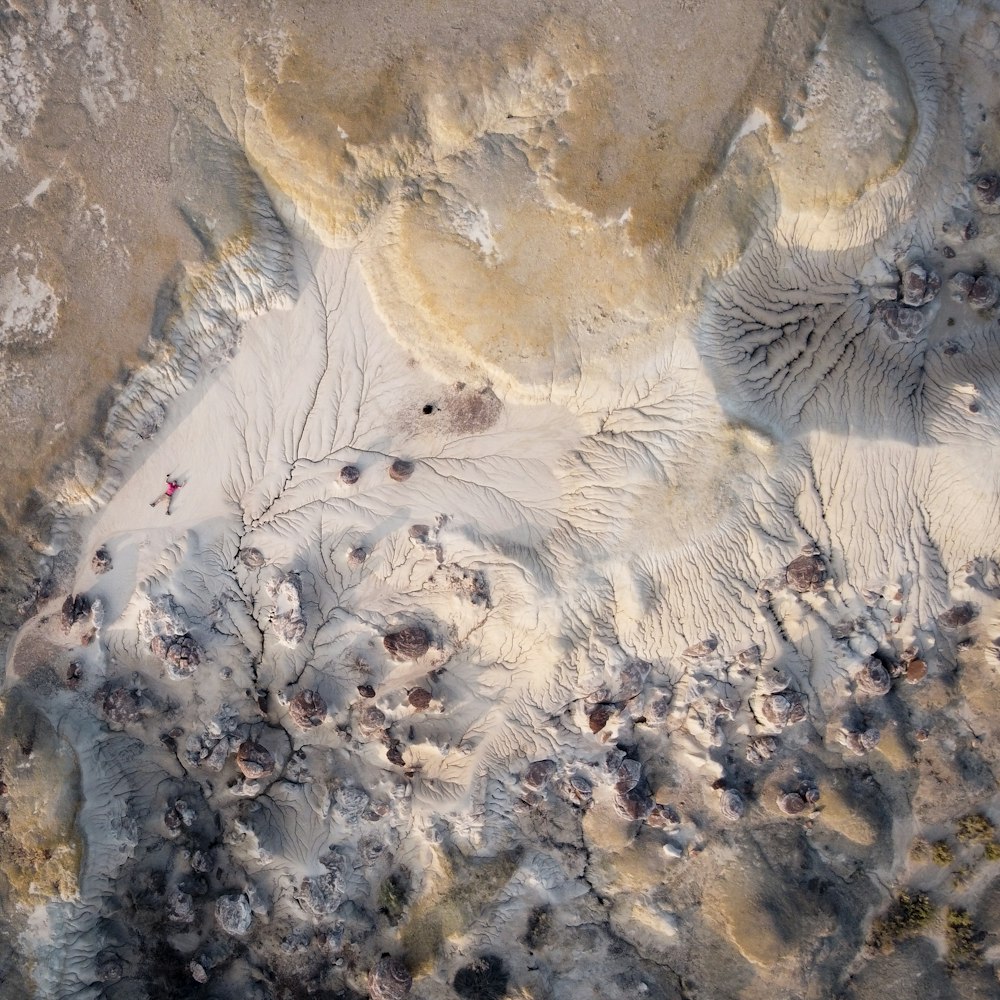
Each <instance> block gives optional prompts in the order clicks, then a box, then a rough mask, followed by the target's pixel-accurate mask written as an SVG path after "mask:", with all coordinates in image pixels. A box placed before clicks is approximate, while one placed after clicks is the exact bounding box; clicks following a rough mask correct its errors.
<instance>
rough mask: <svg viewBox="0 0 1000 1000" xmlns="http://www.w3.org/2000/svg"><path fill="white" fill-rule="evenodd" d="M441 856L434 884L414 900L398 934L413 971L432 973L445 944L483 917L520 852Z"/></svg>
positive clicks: (517, 860) (511, 870) (517, 861)
mask: <svg viewBox="0 0 1000 1000" xmlns="http://www.w3.org/2000/svg"><path fill="white" fill-rule="evenodd" d="M439 860H440V862H441V872H440V874H439V875H438V877H436V878H435V879H434V880H433V884H434V888H433V889H431V890H430V891H429V892H428V893H427V894H426V895H424V896H423V897H421V898H420V899H418V900H417V901H416V902H415V903H414V904H413V907H412V909H411V910H410V914H409V917H408V918H407V921H406V923H405V925H404V926H403V928H402V931H401V934H400V937H401V939H402V943H403V947H404V949H405V952H406V963H407V965H408V966H409V968H410V971H411V972H413V973H414V974H420V973H422V972H427V971H429V970H430V969H431V968H432V967H433V964H434V961H435V959H436V957H437V955H438V954H439V953H440V951H441V948H442V947H443V945H444V942H445V941H446V940H447V939H448V938H453V937H459V936H460V935H462V934H464V933H465V932H466V931H467V930H468V929H469V928H470V927H471V926H472V924H473V923H474V922H475V921H476V920H477V919H478V918H479V917H480V916H481V915H482V913H483V911H484V910H485V909H486V908H487V907H488V906H489V905H490V904H491V903H492V902H493V901H494V899H495V898H496V896H497V894H498V893H499V892H500V890H501V889H502V888H503V887H504V886H505V885H506V884H507V882H509V881H510V878H511V876H512V875H513V874H514V872H515V871H516V870H517V866H518V863H519V861H520V856H519V855H518V854H515V853H506V854H499V855H497V856H496V857H494V858H490V859H487V860H483V861H474V860H470V859H467V858H463V857H462V856H460V855H457V854H453V855H452V856H450V857H448V858H444V857H442V858H440V859H439Z"/></svg>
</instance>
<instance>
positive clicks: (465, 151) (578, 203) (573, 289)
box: [223, 3, 819, 395]
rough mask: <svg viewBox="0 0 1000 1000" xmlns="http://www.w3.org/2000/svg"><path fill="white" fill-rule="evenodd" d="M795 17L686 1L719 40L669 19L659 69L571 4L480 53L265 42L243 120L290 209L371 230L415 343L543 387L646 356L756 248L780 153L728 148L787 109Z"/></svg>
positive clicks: (324, 232) (343, 237)
mask: <svg viewBox="0 0 1000 1000" xmlns="http://www.w3.org/2000/svg"><path fill="white" fill-rule="evenodd" d="M793 6H795V5H793ZM779 10H780V11H781V15H780V17H779V14H778V12H779ZM785 10H786V8H784V7H779V5H778V4H770V3H761V4H759V5H754V6H753V7H750V8H748V7H746V6H745V5H743V6H739V5H736V6H734V5H732V4H729V3H723V4H720V5H719V6H718V9H713V12H712V14H711V15H709V14H707V13H704V12H702V13H700V14H698V15H697V17H692V16H690V15H691V12H690V11H689V10H688V9H687V8H686V7H684V5H683V4H681V5H678V9H677V12H676V13H677V16H679V17H683V18H688V19H689V20H691V19H693V20H696V21H697V22H698V23H697V24H696V25H695V24H691V25H689V26H688V27H689V28H690V29H692V30H696V31H699V32H704V33H705V34H706V35H708V34H711V35H712V37H713V39H714V40H715V43H716V44H714V45H713V46H712V48H711V52H709V53H707V54H706V52H705V50H704V48H703V47H702V48H699V49H698V50H697V54H696V51H695V50H693V49H692V50H690V51H689V50H687V49H686V48H685V47H684V46H682V45H680V44H679V43H678V44H673V43H672V40H671V36H670V34H669V32H667V34H665V35H664V44H663V47H662V48H661V50H659V51H656V50H652V49H651V52H650V55H651V60H652V62H651V64H650V65H648V66H647V65H643V66H642V67H641V68H639V69H636V67H635V66H634V65H632V64H631V63H630V62H629V61H627V60H626V61H622V58H621V56H622V53H621V52H617V49H618V48H620V47H621V46H622V45H625V44H627V43H626V42H625V41H623V40H621V39H620V38H619V35H618V34H615V35H614V36H613V37H610V36H608V35H607V34H606V33H607V32H608V27H607V26H603V27H602V28H601V29H597V28H595V25H594V24H593V23H590V22H584V21H581V22H579V23H571V22H569V21H568V20H567V19H565V18H556V17H553V18H549V19H548V20H546V21H543V22H540V23H538V24H536V25H534V26H533V27H532V30H530V31H524V30H523V29H522V30H521V31H520V33H519V34H517V35H516V36H506V37H502V38H498V41H497V44H496V45H495V47H493V48H489V47H485V48H484V47H483V46H479V47H477V48H476V50H475V51H473V52H470V51H468V50H463V49H462V47H461V45H457V46H455V48H454V50H449V49H447V48H445V47H443V46H429V45H428V44H427V43H426V41H424V42H422V43H421V44H420V45H417V44H414V45H412V46H409V47H408V48H407V49H406V50H404V51H401V52H400V53H399V54H398V56H397V57H394V58H392V59H389V60H386V61H383V63H382V64H381V65H379V66H377V67H374V68H372V67H368V68H367V69H366V70H365V71H363V72H358V71H357V69H356V67H351V66H350V65H347V64H343V63H342V62H341V61H338V57H337V56H336V55H335V54H334V53H335V52H336V51H337V50H333V49H331V50H327V51H326V52H325V53H324V54H323V55H320V53H321V52H324V50H323V49H322V47H321V46H320V45H318V44H316V43H315V42H314V40H311V39H310V38H309V37H308V36H307V35H305V34H300V35H296V36H293V37H291V38H290V39H289V40H287V45H286V49H285V51H284V52H283V54H282V55H281V56H280V57H275V56H274V55H273V53H264V52H263V51H261V50H255V49H253V48H252V47H247V49H246V50H245V51H244V53H243V80H242V98H243V102H244V103H243V110H242V112H241V111H240V110H239V108H235V112H234V111H233V109H232V108H231V109H230V114H231V115H232V114H234V113H235V116H236V120H235V121H234V127H235V128H236V130H237V131H238V133H239V135H240V138H241V140H242V142H243V144H244V146H245V148H246V150H247V152H248V156H249V157H250V159H251V162H253V164H254V165H255V167H256V168H257V169H258V170H259V172H260V174H261V176H262V177H263V178H264V179H265V181H266V183H267V185H268V187H269V189H270V190H271V191H272V193H273V194H274V196H275V198H276V200H277V201H278V203H279V205H281V206H282V207H283V208H284V210H285V213H286V215H287V217H289V218H291V219H293V220H295V221H297V222H301V223H304V224H305V226H306V227H307V228H308V229H309V230H311V231H312V232H313V233H314V234H317V235H319V236H320V238H321V239H323V240H325V241H327V242H330V243H335V244H336V243H339V242H344V241H347V242H353V241H355V240H360V244H361V251H362V259H363V261H364V263H365V266H366V270H367V273H368V276H369V278H370V279H371V284H372V288H373V292H374V294H375V297H376V300H377V302H378V305H379V306H380V308H381V310H382V312H383V314H384V315H385V316H386V318H387V320H388V322H389V325H390V328H391V329H392V330H393V332H394V333H395V334H396V335H397V336H398V337H399V339H400V340H401V341H402V342H403V344H404V345H405V346H406V347H408V348H409V349H411V350H413V351H414V352H415V353H417V354H419V355H420V356H421V357H422V358H423V359H424V360H426V361H428V362H429V363H430V364H431V365H432V366H433V367H436V368H438V369H439V370H441V371H442V373H444V374H447V375H455V376H456V377H464V375H465V374H467V373H468V372H469V371H470V368H469V366H470V365H471V366H472V370H474V371H478V372H480V373H483V374H485V375H486V376H488V377H489V378H491V379H493V380H494V382H495V383H497V384H499V385H503V386H504V387H505V388H506V389H508V390H512V389H518V388H522V389H526V390H527V391H528V392H529V393H531V394H533V395H535V394H537V392H538V391H539V390H541V391H544V390H545V389H547V388H548V389H551V387H552V386H553V385H555V384H558V383H561V382H566V381H569V380H573V379H575V378H576V377H577V376H578V375H579V372H580V370H581V368H584V367H586V366H588V365H589V366H591V367H592V368H594V367H596V369H597V370H598V371H600V370H601V369H602V366H607V367H609V369H610V370H611V371H620V370H621V368H622V366H623V365H624V364H626V363H627V359H628V358H630V357H631V358H634V357H639V356H642V357H646V356H648V355H649V353H650V348H651V347H652V348H653V349H654V350H655V349H656V345H657V344H658V343H661V342H662V341H663V339H664V337H665V336H666V333H665V324H667V323H668V322H669V318H670V317H671V316H674V315H675V310H676V309H677V308H681V307H684V306H686V305H688V304H689V303H690V302H691V301H693V299H694V298H695V291H696V288H697V286H698V285H699V284H700V282H701V281H702V279H703V277H704V275H705V274H706V273H711V272H713V271H717V269H718V268H719V267H722V266H726V265H728V264H729V263H731V262H732V261H733V260H734V259H735V256H734V255H738V253H739V251H740V249H741V248H742V246H743V245H745V242H746V239H747V238H748V234H749V233H750V232H751V231H752V230H753V228H754V227H755V226H756V225H757V224H758V222H759V211H760V207H761V206H764V205H766V204H768V203H770V202H771V201H772V200H773V198H772V194H771V192H770V180H769V168H768V165H767V162H766V161H767V158H768V156H769V155H770V154H769V153H768V152H767V150H766V148H765V147H766V144H765V145H763V146H762V144H761V142H760V141H748V142H747V144H746V150H750V151H752V155H748V154H741V155H740V156H736V157H735V158H729V157H728V152H727V151H728V144H729V139H730V137H731V136H732V134H733V133H734V132H735V130H736V129H738V128H739V126H740V124H741V123H742V121H743V119H744V118H745V117H746V115H747V114H748V113H749V112H750V111H751V110H752V109H753V108H754V107H762V108H764V109H765V110H766V112H767V114H769V115H771V116H772V118H776V117H777V115H778V113H779V109H780V107H781V106H782V100H781V97H780V95H781V94H782V93H783V91H784V89H785V88H786V86H787V79H786V71H785V70H784V69H783V68H781V69H780V70H779V71H776V67H782V61H781V59H778V58H777V57H773V58H772V55H771V53H770V48H769V45H770V43H771V42H772V41H773V40H774V39H778V38H779V35H780V32H778V29H777V24H778V22H779V21H780V20H781V18H785V19H786V20H787V19H788V18H787V15H786V13H785ZM664 19H665V20H664V24H663V25H661V26H660V30H663V31H667V28H668V27H669V18H668V17H666V15H665V14H664ZM799 22H801V23H799ZM818 29H819V24H818V22H817V21H816V18H815V17H809V16H806V15H805V14H802V15H800V16H799V21H797V22H796V23H795V25H794V30H792V29H788V30H786V31H785V33H784V35H780V41H781V44H782V46H784V47H785V48H787V49H788V50H789V51H791V50H792V49H794V50H795V51H796V58H795V59H785V62H786V63H791V64H794V65H795V66H796V67H798V65H799V63H800V62H801V59H800V58H799V56H798V55H797V53H798V50H799V49H801V48H805V47H807V46H808V45H809V44H810V41H811V40H812V39H813V38H814V36H815V35H816V32H817V31H818ZM484 30H486V29H484ZM621 30H622V31H624V30H625V26H622V29H621ZM796 32H798V33H796ZM632 44H642V45H648V44H649V43H648V41H647V40H645V39H644V40H642V41H641V42H640V41H639V40H633V43H632ZM787 55H788V52H785V53H784V54H783V56H782V58H783V59H784V57H785V56H787ZM734 65H735V66H736V67H737V68H738V70H739V71H738V72H729V71H730V70H732V69H733V67H734ZM723 66H724V67H725V69H726V71H727V72H726V73H724V74H722V75H721V76H720V68H721V67H723ZM630 73H631V74H633V75H634V74H635V73H640V74H646V75H648V76H649V79H643V81H642V86H640V81H639V80H638V79H632V78H631V77H630V76H628V74H630ZM623 74H625V75H624V76H623ZM651 85H652V87H651ZM234 107H235V106H234ZM223 113H224V114H225V113H226V112H225V111H223ZM720 170H722V173H720ZM459 373H461V374H459Z"/></svg>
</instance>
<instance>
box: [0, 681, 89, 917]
mask: <svg viewBox="0 0 1000 1000" xmlns="http://www.w3.org/2000/svg"><path fill="white" fill-rule="evenodd" d="M0 711H2V715H0V761H2V772H3V781H4V782H5V784H6V785H7V794H6V795H5V796H4V798H3V800H2V806H3V813H4V815H5V816H6V820H5V821H4V823H3V825H2V827H0V872H2V873H3V875H4V877H5V878H6V879H7V881H8V883H9V884H10V887H11V890H12V892H13V895H14V897H15V899H16V900H17V901H18V902H21V903H24V904H27V905H35V904H37V903H40V902H44V901H45V900H47V899H51V898H53V897H55V898H60V899H69V898H71V897H72V896H74V895H75V894H76V891H77V880H78V877H79V872H80V864H81V861H82V857H83V844H82V840H81V837H80V832H79V829H78V828H77V822H76V818H77V810H78V808H79V801H80V774H79V767H78V764H77V760H76V755H75V754H74V753H73V751H72V749H71V748H70V747H69V745H68V744H67V743H66V742H65V741H64V740H62V739H61V738H60V737H59V736H58V735H57V734H56V732H55V730H54V729H53V728H52V726H51V725H50V724H49V723H48V722H47V721H46V720H45V719H44V718H43V717H42V716H41V715H40V714H39V713H38V712H37V711H36V710H35V709H34V708H33V707H31V705H29V704H28V702H27V700H26V699H25V698H24V697H23V696H19V695H18V694H16V693H13V694H8V695H7V697H6V698H5V699H4V701H3V703H2V706H0Z"/></svg>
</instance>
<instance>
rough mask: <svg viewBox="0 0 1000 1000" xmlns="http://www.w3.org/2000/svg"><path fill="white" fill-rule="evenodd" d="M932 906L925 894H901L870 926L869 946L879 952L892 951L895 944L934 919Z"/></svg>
mask: <svg viewBox="0 0 1000 1000" xmlns="http://www.w3.org/2000/svg"><path fill="white" fill-rule="evenodd" d="M934 913H935V910H934V904H933V903H932V902H931V900H930V896H928V895H927V893H925V892H914V893H908V892H901V893H900V894H899V896H898V897H897V898H896V899H895V900H894V902H893V903H892V905H891V906H890V907H889V909H888V910H887V911H886V912H885V914H884V915H883V916H881V917H879V918H878V919H876V920H875V922H874V923H873V924H872V932H871V937H870V938H869V944H870V945H871V946H872V947H873V948H877V949H878V950H879V951H883V952H887V951H891V950H892V946H893V945H894V944H895V942H897V941H900V940H902V939H903V938H906V937H910V936H911V935H913V934H916V933H918V932H919V931H921V930H922V929H923V928H924V927H926V926H927V925H928V924H929V923H930V922H931V920H933V919H934Z"/></svg>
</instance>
